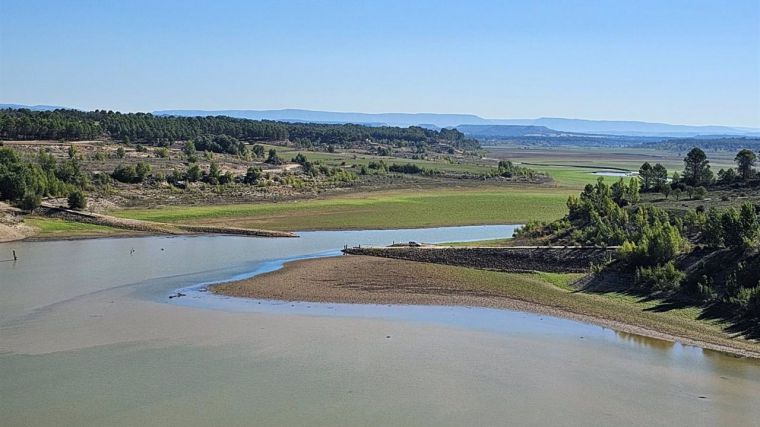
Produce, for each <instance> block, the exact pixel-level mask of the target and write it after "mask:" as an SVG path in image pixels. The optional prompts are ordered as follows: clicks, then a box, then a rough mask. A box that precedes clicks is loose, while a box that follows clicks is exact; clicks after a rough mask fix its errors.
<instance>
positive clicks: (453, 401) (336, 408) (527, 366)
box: [0, 226, 760, 426]
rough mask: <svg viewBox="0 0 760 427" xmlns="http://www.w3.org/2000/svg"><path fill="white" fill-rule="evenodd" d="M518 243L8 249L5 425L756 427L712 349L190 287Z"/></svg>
mask: <svg viewBox="0 0 760 427" xmlns="http://www.w3.org/2000/svg"><path fill="white" fill-rule="evenodd" d="M512 230H513V227H510V226H498V227H457V228H443V229H427V230H396V231H393V230H391V231H347V232H310V233H302V237H301V238H298V239H259V238H245V237H231V236H216V237H209V236H206V237H149V238H127V239H101V240H81V241H68V242H22V243H13V244H0V259H2V258H5V256H4V254H5V253H6V252H7V253H10V250H11V249H15V250H16V252H17V253H18V255H19V261H17V262H16V263H12V262H0V338H2V339H0V375H2V377H0V396H3V398H2V399H0V414H2V417H3V425H11V426H13V425H135V424H143V425H167V424H168V425H180V424H181V425H210V424H216V425H251V424H255V425H273V424H276V425H283V424H285V425H293V424H309V425H335V424H341V425H356V424H362V425H399V424H402V425H409V424H414V425H463V424H467V425H469V424H487V425H493V424H505V423H509V424H516V425H525V424H540V425H548V424H553V425H610V424H615V425H673V424H676V425H756V422H757V419H760V365H759V364H758V363H755V362H753V361H747V360H742V359H736V358H734V357H730V356H726V355H723V354H720V353H716V352H710V351H702V350H700V349H698V348H695V347H688V346H682V345H680V344H673V343H668V342H664V341H659V340H652V339H647V338H643V337H639V336H635V335H629V334H621V333H617V332H614V331H612V330H609V329H604V328H600V327H597V326H593V325H587V324H583V323H579V322H574V321H568V320H563V319H556V318H551V317H547V316H537V315H532V314H527V313H520V312H510V311H506V310H493V309H476V308H466V307H429V306H426V307H418V306H378V305H352V304H314V303H283V302H277V301H256V300H240V299H236V298H226V297H219V296H215V295H211V294H208V293H205V292H199V291H200V290H201V289H202V286H198V285H199V284H202V283H210V282H216V281H220V280H229V279H231V278H241V277H247V276H250V275H251V274H253V273H255V272H261V271H268V270H271V269H274V268H277V267H278V266H279V265H281V264H282V262H283V261H284V260H287V259H294V258H301V257H306V256H324V255H329V254H335V253H337V252H336V251H337V250H338V249H339V248H341V247H342V246H343V245H344V244H349V245H354V244H362V245H379V244H389V243H392V242H393V241H394V240H395V241H409V240H415V241H421V242H436V241H462V240H482V239H487V238H498V237H505V236H509V235H511V233H512ZM132 249H134V252H133V253H131V251H132ZM180 288H184V289H186V290H184V291H183V293H188V296H187V297H182V298H175V299H171V300H170V299H168V296H169V295H171V294H172V293H174V292H175V291H176V290H177V289H180Z"/></svg>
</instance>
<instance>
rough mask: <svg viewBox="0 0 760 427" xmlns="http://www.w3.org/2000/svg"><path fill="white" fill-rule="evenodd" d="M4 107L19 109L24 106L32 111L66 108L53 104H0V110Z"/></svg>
mask: <svg viewBox="0 0 760 427" xmlns="http://www.w3.org/2000/svg"><path fill="white" fill-rule="evenodd" d="M5 108H11V109H16V110H17V109H19V108H26V109H27V110H32V111H53V110H58V109H61V108H67V107H58V106H55V105H23V104H0V110H2V109H5Z"/></svg>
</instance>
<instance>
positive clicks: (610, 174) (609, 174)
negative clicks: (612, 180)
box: [591, 171, 635, 177]
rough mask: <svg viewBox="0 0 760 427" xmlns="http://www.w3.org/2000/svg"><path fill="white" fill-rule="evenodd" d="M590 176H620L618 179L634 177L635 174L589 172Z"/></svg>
mask: <svg viewBox="0 0 760 427" xmlns="http://www.w3.org/2000/svg"><path fill="white" fill-rule="evenodd" d="M591 175H597V176H620V177H626V176H635V174H634V173H633V172H621V171H596V172H591Z"/></svg>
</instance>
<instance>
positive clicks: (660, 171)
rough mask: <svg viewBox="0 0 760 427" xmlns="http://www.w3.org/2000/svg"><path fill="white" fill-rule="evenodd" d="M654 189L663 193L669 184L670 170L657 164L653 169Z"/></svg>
mask: <svg viewBox="0 0 760 427" xmlns="http://www.w3.org/2000/svg"><path fill="white" fill-rule="evenodd" d="M651 184H652V187H653V188H654V189H655V190H656V191H662V189H663V187H665V186H666V185H667V184H668V170H667V169H665V166H663V165H661V164H659V163H657V164H656V165H654V167H653V168H652V182H651Z"/></svg>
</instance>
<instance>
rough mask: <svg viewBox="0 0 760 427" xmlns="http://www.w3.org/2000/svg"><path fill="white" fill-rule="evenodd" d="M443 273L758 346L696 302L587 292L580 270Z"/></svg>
mask: <svg viewBox="0 0 760 427" xmlns="http://www.w3.org/2000/svg"><path fill="white" fill-rule="evenodd" d="M440 267H441V269H442V270H445V271H442V274H443V275H445V276H449V277H450V276H451V275H458V276H459V277H460V278H462V279H464V280H466V281H468V282H469V283H472V284H473V285H475V286H478V287H482V288H485V289H493V290H497V291H498V292H499V294H500V295H503V296H505V297H508V298H514V299H518V300H521V301H527V302H532V303H536V304H541V305H545V306H549V307H553V308H557V309H560V310H563V311H568V312H571V313H576V314H583V315H588V316H593V317H598V318H601V319H608V320H612V321H616V322H622V323H626V324H629V325H636V326H640V327H643V328H646V329H650V330H654V331H658V332H661V333H665V334H669V335H675V336H681V337H687V338H692V339H695V340H699V341H705V342H710V343H713V344H718V345H730V346H734V347H738V348H744V349H750V350H752V351H755V352H757V351H760V345H759V344H757V343H751V342H749V341H745V340H740V339H732V338H731V337H730V335H729V334H728V333H726V332H725V331H724V328H725V327H726V326H728V325H727V324H725V323H723V322H719V321H711V320H702V319H700V318H699V317H700V315H701V313H702V310H701V309H700V308H697V307H687V308H675V309H667V310H657V308H658V307H662V306H663V305H664V303H663V301H661V300H657V299H644V298H640V297H637V296H633V295H626V294H621V293H617V292H609V293H589V292H582V291H576V290H573V288H572V287H571V286H570V283H572V281H574V280H576V279H577V278H579V277H580V275H577V274H551V273H533V274H518V273H499V272H493V271H485V270H475V269H471V268H464V267H449V266H440Z"/></svg>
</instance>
